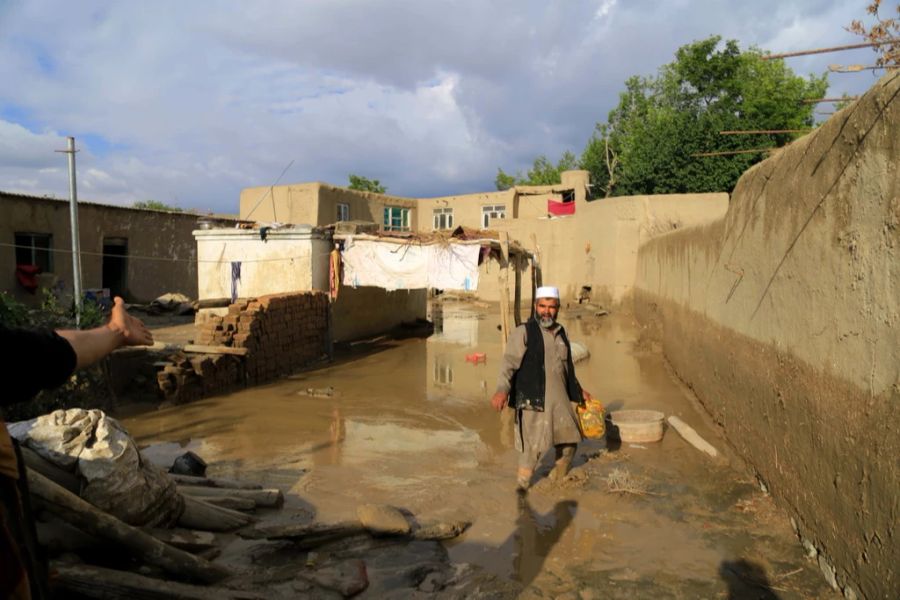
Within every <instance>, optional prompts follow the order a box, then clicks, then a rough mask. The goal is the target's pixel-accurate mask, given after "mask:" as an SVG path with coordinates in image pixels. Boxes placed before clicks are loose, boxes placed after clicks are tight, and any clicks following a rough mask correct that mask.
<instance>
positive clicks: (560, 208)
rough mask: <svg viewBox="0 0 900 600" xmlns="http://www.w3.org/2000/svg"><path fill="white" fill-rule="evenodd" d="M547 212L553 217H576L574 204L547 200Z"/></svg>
mask: <svg viewBox="0 0 900 600" xmlns="http://www.w3.org/2000/svg"><path fill="white" fill-rule="evenodd" d="M547 212H548V213H550V214H551V215H557V216H559V215H574V214H575V203H574V202H556V201H555V200H547Z"/></svg>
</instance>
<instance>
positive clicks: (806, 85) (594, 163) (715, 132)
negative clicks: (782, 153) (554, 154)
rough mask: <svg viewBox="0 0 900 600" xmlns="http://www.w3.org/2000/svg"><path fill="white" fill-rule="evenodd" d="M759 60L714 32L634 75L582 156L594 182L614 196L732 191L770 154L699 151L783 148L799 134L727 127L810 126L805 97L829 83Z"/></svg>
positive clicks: (809, 107) (777, 62)
mask: <svg viewBox="0 0 900 600" xmlns="http://www.w3.org/2000/svg"><path fill="white" fill-rule="evenodd" d="M761 57H762V53H761V52H760V51H759V50H758V49H755V48H754V49H750V50H748V51H744V52H741V50H740V48H739V47H738V44H737V42H736V41H734V40H730V41H728V42H725V43H724V44H721V38H720V37H718V36H713V37H710V38H708V39H705V40H701V41H698V42H694V43H691V44H687V45H686V46H682V47H681V48H679V49H678V51H677V52H676V54H675V60H674V61H673V62H672V63H670V64H667V65H665V66H663V67H661V68H660V70H659V72H658V74H657V75H656V76H655V77H647V78H643V77H631V78H629V79H628V80H627V81H626V82H625V91H624V92H622V93H621V94H620V96H619V104H618V105H617V106H616V107H615V108H614V109H613V110H612V111H611V112H610V113H609V116H608V122H607V123H602V124H598V126H597V129H596V130H595V132H594V135H593V137H592V138H591V139H590V140H589V141H588V144H587V146H586V147H585V150H584V152H583V153H582V156H581V165H582V167H583V168H585V169H587V170H588V171H590V172H591V181H592V182H593V184H594V185H595V187H597V188H599V189H601V190H605V191H607V193H610V192H611V193H612V195H616V196H620V195H631V194H663V193H688V192H717V191H731V190H732V189H733V188H734V185H735V184H736V183H737V180H738V178H739V177H740V175H741V173H743V172H744V171H745V170H746V169H747V168H748V167H750V166H751V165H752V164H754V163H756V162H758V161H759V160H761V158H763V157H764V156H765V154H764V153H763V152H758V153H748V154H734V155H725V156H715V157H696V156H691V155H692V154H697V153H703V152H712V151H737V150H746V149H759V148H775V147H778V146H782V145H784V144H786V143H788V142H790V141H791V140H792V139H794V138H795V137H797V135H798V134H790V133H784V134H771V135H721V134H720V133H719V132H721V131H725V130H772V129H804V128H810V127H812V125H813V105H811V104H803V102H802V100H803V99H805V98H818V97H821V96H822V94H824V92H825V90H826V88H827V80H826V76H825V75H822V76H821V77H815V76H811V77H810V78H809V79H808V80H807V79H804V78H802V77H799V76H797V75H795V74H794V73H793V71H791V70H790V69H789V68H788V67H787V66H785V64H784V61H781V60H762V59H761ZM611 177H612V179H611Z"/></svg>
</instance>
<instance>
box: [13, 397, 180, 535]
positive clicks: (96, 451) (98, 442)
mask: <svg viewBox="0 0 900 600" xmlns="http://www.w3.org/2000/svg"><path fill="white" fill-rule="evenodd" d="M8 428H9V432H10V435H12V436H13V437H14V438H16V439H17V440H18V441H19V443H20V444H22V445H23V446H26V447H28V448H30V449H32V450H34V451H35V452H36V453H38V454H39V455H41V457H43V458H45V459H46V460H48V461H50V462H52V463H53V464H55V465H56V466H58V467H60V468H62V469H65V470H67V471H69V472H72V473H75V474H76V475H78V477H79V479H80V480H81V491H80V493H79V496H81V497H82V498H83V499H85V500H87V501H88V502H90V503H91V504H93V505H94V506H96V507H97V508H99V509H101V510H104V511H106V512H108V513H110V514H111V515H115V516H116V517H118V518H119V519H121V520H123V521H125V522H126V523H128V524H130V525H135V526H144V525H146V526H151V527H169V526H171V525H173V524H174V523H175V522H176V521H177V520H178V517H180V516H181V513H182V511H183V510H184V500H183V499H182V498H181V496H180V494H178V492H177V490H176V488H175V482H174V481H172V479H171V478H169V476H168V475H166V473H165V472H164V471H163V470H162V469H160V468H159V467H157V466H155V465H153V464H151V463H149V462H145V461H144V460H143V459H142V458H141V455H140V453H139V452H138V448H137V445H136V444H135V442H134V440H133V439H132V438H131V436H130V435H128V432H127V431H125V429H124V428H123V427H122V425H121V424H120V423H119V422H118V421H116V420H115V419H113V418H111V417H108V416H107V415H106V414H105V413H104V412H103V411H101V410H84V409H81V408H72V409H69V410H56V411H53V412H52V413H50V414H48V415H42V416H40V417H38V418H36V419H32V420H30V421H21V422H18V423H10V424H9V425H8Z"/></svg>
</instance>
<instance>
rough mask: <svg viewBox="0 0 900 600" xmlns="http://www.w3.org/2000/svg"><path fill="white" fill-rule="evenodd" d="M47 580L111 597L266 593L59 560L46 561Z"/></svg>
mask: <svg viewBox="0 0 900 600" xmlns="http://www.w3.org/2000/svg"><path fill="white" fill-rule="evenodd" d="M50 584H51V586H52V587H53V589H54V590H63V591H66V592H70V593H71V594H75V595H78V596H79V597H85V598H104V599H107V598H108V599H111V600H117V599H119V598H129V599H131V600H157V599H160V600H161V599H164V598H174V599H175V600H263V599H264V598H266V597H267V596H266V595H265V594H259V593H257V592H245V591H240V590H231V589H228V588H223V587H206V586H198V585H189V584H186V583H177V582H174V581H162V580H159V579H154V578H152V577H145V576H143V575H136V574H134V573H127V572H125V571H117V570H114V569H106V568H103V567H94V566H91V565H72V564H65V563H61V562H53V563H50ZM57 595H59V594H57ZM66 596H68V594H66ZM59 597H63V596H62V595H59Z"/></svg>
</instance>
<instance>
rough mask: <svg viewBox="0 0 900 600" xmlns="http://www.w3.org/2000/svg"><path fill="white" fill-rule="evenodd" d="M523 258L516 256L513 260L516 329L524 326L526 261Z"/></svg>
mask: <svg viewBox="0 0 900 600" xmlns="http://www.w3.org/2000/svg"><path fill="white" fill-rule="evenodd" d="M522 258H523V257H522V256H520V255H518V254H517V255H516V256H515V258H514V259H513V265H514V267H515V270H516V282H515V287H514V288H513V289H514V291H513V318H514V319H515V323H516V327H518V326H519V325H521V324H522V265H523V264H524V261H523V260H522Z"/></svg>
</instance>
